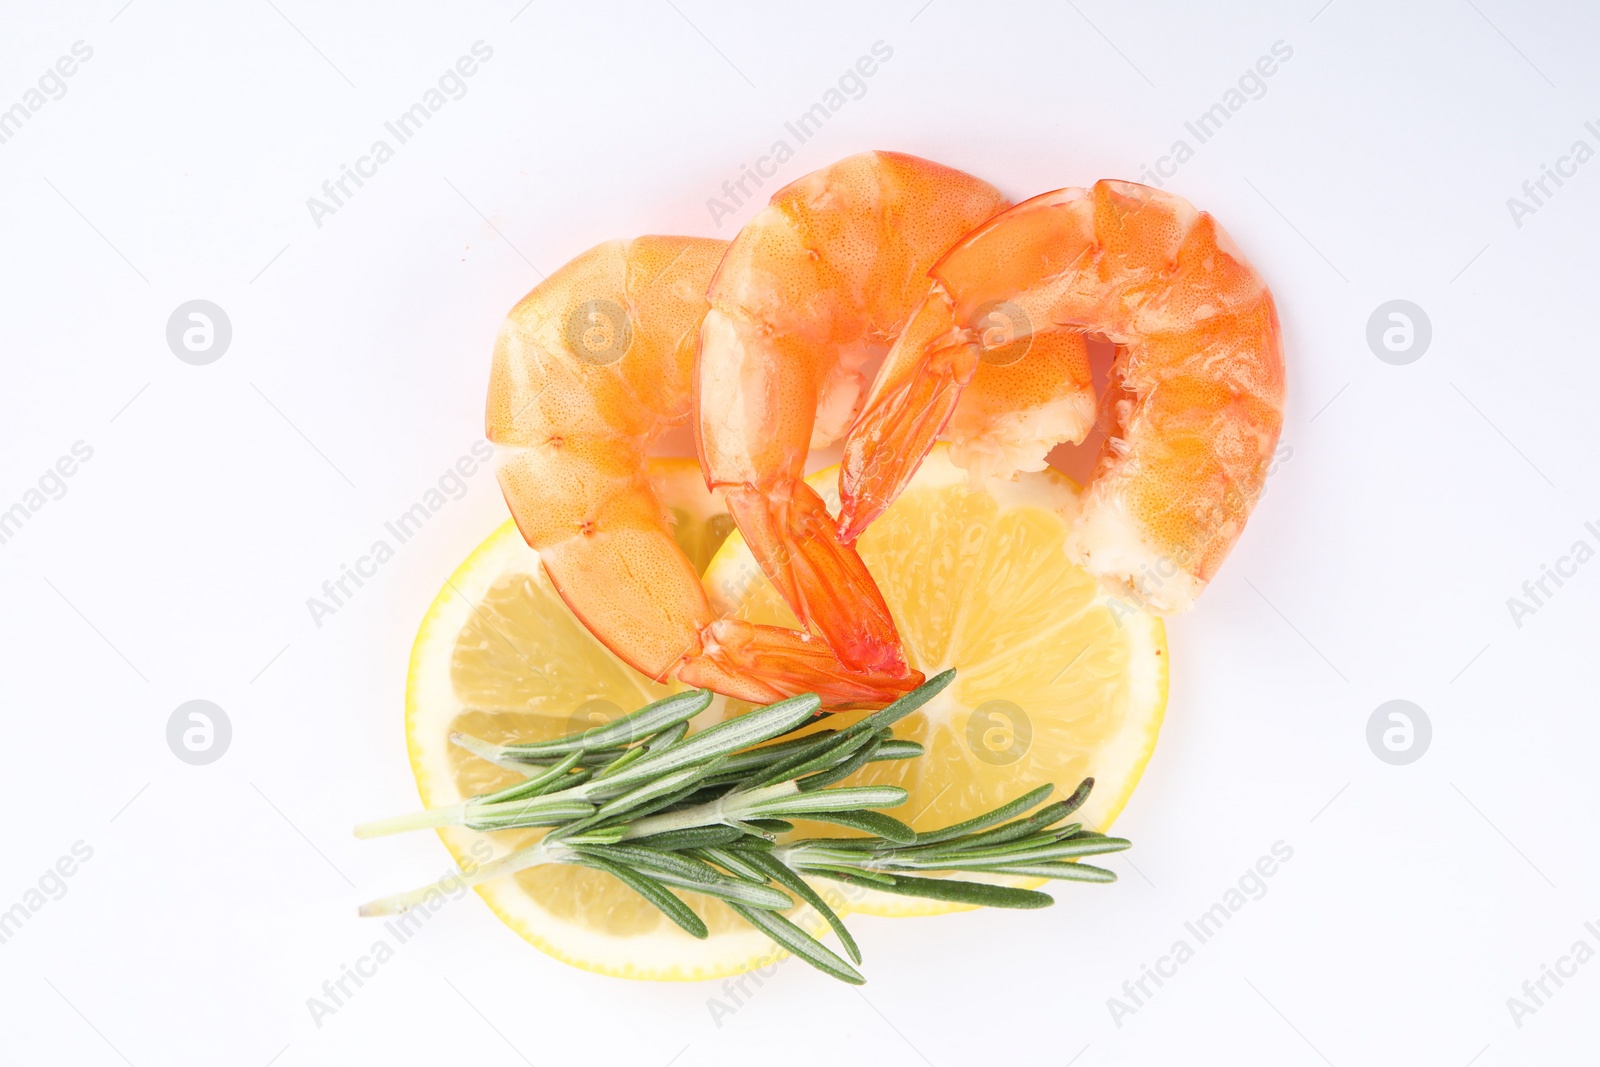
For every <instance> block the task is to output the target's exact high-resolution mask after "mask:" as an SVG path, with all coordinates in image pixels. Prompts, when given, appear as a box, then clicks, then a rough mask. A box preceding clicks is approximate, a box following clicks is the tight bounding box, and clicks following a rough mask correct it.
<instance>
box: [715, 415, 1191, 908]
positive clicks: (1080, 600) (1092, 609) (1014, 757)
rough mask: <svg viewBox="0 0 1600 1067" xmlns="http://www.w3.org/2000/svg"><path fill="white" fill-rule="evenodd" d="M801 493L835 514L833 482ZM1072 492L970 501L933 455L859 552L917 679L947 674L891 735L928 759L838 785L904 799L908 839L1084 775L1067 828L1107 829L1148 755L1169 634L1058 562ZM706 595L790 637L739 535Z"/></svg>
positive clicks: (1045, 485) (871, 769)
mask: <svg viewBox="0 0 1600 1067" xmlns="http://www.w3.org/2000/svg"><path fill="white" fill-rule="evenodd" d="M808 481H809V482H810V483H811V485H812V487H813V488H814V489H816V490H817V492H818V493H819V494H821V495H822V496H823V498H824V499H825V500H827V501H828V505H829V507H830V508H831V509H832V510H833V511H834V512H835V513H837V510H838V468H837V467H833V468H829V469H827V470H823V471H818V472H817V473H816V474H813V475H812V476H811V477H810V478H809V479H808ZM1078 494H1079V490H1078V487H1077V486H1076V485H1075V484H1074V483H1073V482H1072V481H1071V480H1070V479H1068V478H1067V477H1065V476H1064V475H1062V474H1059V473H1058V472H1056V471H1054V470H1046V471H1042V472H1040V473H1037V474H1023V475H1022V476H1021V477H1020V478H1019V479H1018V480H1017V481H1015V482H991V483H988V487H987V488H986V489H973V488H970V487H969V486H968V479H967V474H966V472H965V471H963V470H961V469H959V468H958V467H956V466H955V465H954V464H953V463H952V462H951V461H950V458H949V455H948V451H947V449H946V448H945V446H944V445H939V446H937V447H936V448H935V449H934V450H933V451H932V452H931V453H930V454H929V455H928V457H927V459H926V460H924V461H923V464H922V466H921V468H920V469H919V470H918V472H917V474H916V477H915V478H914V479H913V481H912V482H911V484H910V485H909V486H908V487H907V489H906V490H905V492H904V493H902V494H901V496H900V498H899V499H898V500H896V501H895V503H894V504H893V506H891V507H890V508H889V509H888V511H886V512H885V513H884V514H883V515H882V516H880V517H879V518H878V520H877V521H876V522H875V523H873V525H872V526H871V527H870V528H869V529H868V530H867V532H866V533H865V534H863V535H862V536H861V538H860V540H859V541H858V542H857V547H858V549H859V550H860V552H861V556H862V558H863V559H864V560H865V561H866V564H867V568H868V569H869V570H870V571H871V572H872V574H873V577H874V578H876V579H877V582H878V586H879V588H880V589H882V591H883V595H884V598H885V599H886V600H887V601H888V604H889V608H890V610H891V611H892V612H893V614H894V618H895V623H896V625H897V626H898V627H899V630H900V636H901V637H902V639H903V640H904V642H905V645H906V650H907V653H908V656H909V658H910V660H911V663H912V665H913V666H915V667H917V668H919V669H920V670H922V671H923V672H924V673H926V674H928V675H933V674H935V673H936V672H938V671H942V670H944V669H945V668H947V667H954V668H956V672H957V673H956V680H955V683H954V684H953V685H951V686H950V688H948V689H946V690H945V691H944V692H943V693H941V694H940V695H939V696H938V697H936V698H935V699H934V700H933V701H932V702H931V703H930V704H928V705H927V706H926V707H924V708H923V709H921V710H920V711H918V712H917V713H915V714H913V715H911V716H908V717H907V718H906V719H904V720H902V721H901V723H900V724H899V725H898V726H897V727H896V729H895V734H896V736H898V737H902V738H907V739H909V740H913V741H919V742H921V743H922V744H923V745H924V746H926V749H927V752H926V754H925V755H923V756H922V757H921V758H919V759H914V760H901V761H894V762H885V763H874V764H869V765H868V766H867V767H866V768H864V769H863V770H861V771H860V772H858V773H857V774H856V775H855V776H853V777H852V778H850V779H847V780H846V782H847V783H848V784H890V785H899V786H903V787H904V788H906V789H907V790H909V791H910V793H911V798H910V800H909V801H908V802H907V803H906V804H905V805H904V806H902V807H900V808H897V809H895V810H894V811H893V812H891V814H893V815H895V816H896V817H897V818H900V819H902V820H903V821H909V822H910V823H911V825H912V827H913V828H915V829H919V830H930V829H934V828H937V827H942V826H948V825H950V824H952V823H957V822H961V821H962V820H964V819H968V818H971V817H973V816H975V815H978V814H981V813H982V812H984V811H987V810H989V809H990V808H993V807H995V806H997V805H999V804H1001V803H1003V802H1005V801H1007V800H1011V799H1013V798H1015V797H1017V796H1019V795H1020V794H1022V793H1023V792H1025V791H1027V790H1029V789H1032V788H1034V787H1035V786H1038V785H1042V784H1045V783H1047V782H1048V783H1053V784H1055V785H1056V786H1057V787H1058V792H1057V794H1056V796H1057V797H1058V798H1059V797H1061V796H1064V795H1065V794H1067V793H1070V792H1071V791H1072V790H1073V788H1074V787H1075V786H1076V785H1077V784H1078V782H1079V781H1080V780H1082V779H1083V778H1084V777H1087V776H1093V777H1094V779H1095V787H1094V792H1093V793H1092V795H1091V796H1090V798H1089V801H1088V803H1087V804H1085V805H1084V807H1083V808H1082V809H1080V810H1079V812H1078V814H1077V815H1076V816H1074V818H1075V819H1080V820H1081V821H1082V822H1083V824H1084V825H1085V826H1086V827H1089V828H1091V829H1095V830H1100V831H1104V830H1106V829H1107V828H1108V827H1110V825H1111V823H1112V821H1113V820H1114V819H1115V818H1116V816H1117V814H1118V813H1119V812H1120V811H1121V810H1122V807H1123V805H1124V804H1126V803H1127V800H1128V797H1129V795H1130V794H1131V793H1132V792H1133V788H1134V786H1135V785H1136V784H1137V783H1138V781H1139V775H1140V774H1141V773H1142V772H1143V770H1144V766H1145V764H1146V762H1148V760H1149V759H1150V753H1151V751H1152V750H1153V749H1154V747H1155V743H1156V733H1157V731H1158V730H1159V729H1160V727H1161V718H1162V714H1163V712H1164V711H1165V709H1166V702H1167V644H1166V630H1165V628H1164V627H1163V626H1162V624H1161V620H1160V619H1159V618H1156V617H1155V616H1152V615H1149V614H1147V613H1145V612H1143V611H1140V610H1137V609H1135V608H1133V607H1132V606H1130V605H1127V604H1124V603H1121V602H1118V601H1114V600H1112V599H1111V598H1110V597H1109V595H1108V594H1107V593H1106V592H1105V591H1104V590H1103V589H1102V588H1101V586H1100V585H1099V583H1098V582H1097V581H1096V580H1095V579H1094V578H1093V577H1092V576H1090V575H1089V574H1088V573H1087V572H1086V571H1084V570H1082V569H1081V568H1079V567H1077V566H1076V565H1075V564H1073V563H1071V562H1070V561H1069V560H1068V559H1067V557H1066V553H1065V552H1064V551H1063V548H1062V546H1063V543H1064V541H1065V539H1066V535H1067V525H1068V522H1069V520H1070V517H1071V515H1072V514H1073V513H1074V511H1075V508H1076V506H1077V501H1078ZM706 586H707V589H708V591H709V592H710V594H711V599H712V604H713V606H714V607H716V608H717V610H718V611H719V612H725V613H732V614H736V615H738V616H740V617H742V618H745V619H748V620H750V621H752V622H763V623H775V624H779V625H784V626H794V625H796V623H795V618H794V616H793V615H792V614H791V613H790V612H789V609H788V607H787V606H786V605H785V604H784V603H783V601H782V600H781V599H780V598H779V596H778V594H777V592H776V590H775V589H774V588H773V587H772V585H771V584H770V583H768V582H767V580H766V579H765V577H763V576H762V575H761V573H760V570H759V568H758V567H757V566H756V563H755V560H754V559H753V558H752V557H751V555H750V551H749V549H748V548H747V547H746V546H745V544H744V540H743V538H742V537H740V535H739V534H738V533H737V532H735V533H734V534H733V535H732V536H731V537H729V538H728V541H727V543H726V544H724V545H723V547H722V549H721V551H720V552H718V553H717V556H716V558H715V559H713V560H712V562H711V566H710V568H709V569H708V571H707V573H706ZM862 714H865V713H862V712H856V713H847V716H848V717H841V722H840V723H839V724H842V723H843V722H848V721H851V720H853V719H855V718H859V717H860V716H861V715H862ZM831 725H832V724H831ZM842 784H844V783H842ZM819 832H821V833H824V834H837V833H838V832H839V831H838V830H836V829H820V830H819ZM1015 884H1024V885H1029V886H1035V885H1038V884H1040V883H1039V882H1037V881H1027V882H1018V883H1015ZM848 907H849V909H850V910H852V911H865V912H869V913H871V914H880V915H929V914H937V913H941V912H947V911H958V910H965V909H966V908H967V907H968V906H966V905H951V904H946V903H943V902H938V901H924V900H918V899H916V898H911V897H901V896H890V895H888V894H883V893H877V892H868V893H866V894H865V895H862V894H859V893H857V894H855V895H854V899H853V902H852V903H851V904H849V905H848Z"/></svg>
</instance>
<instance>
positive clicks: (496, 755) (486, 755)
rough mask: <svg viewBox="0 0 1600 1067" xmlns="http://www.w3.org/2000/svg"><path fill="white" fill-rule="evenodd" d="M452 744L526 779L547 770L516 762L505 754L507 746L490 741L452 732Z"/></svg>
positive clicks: (535, 765)
mask: <svg viewBox="0 0 1600 1067" xmlns="http://www.w3.org/2000/svg"><path fill="white" fill-rule="evenodd" d="M450 743H451V744H453V745H455V746H456V747H457V748H464V749H466V750H467V751H468V752H470V753H472V754H473V755H474V756H477V757H478V758H479V759H481V760H484V761H486V762H488V763H492V764H494V765H495V766H496V767H499V768H500V769H502V770H507V771H516V772H517V773H518V774H520V775H522V776H523V777H525V778H532V777H534V776H535V775H538V774H541V773H543V772H544V770H545V768H544V767H541V766H539V765H537V764H531V763H526V762H523V761H521V760H515V759H512V758H511V757H509V756H507V755H506V754H505V746H503V745H495V744H490V743H489V742H488V741H484V740H481V739H479V738H476V737H473V736H472V735H471V734H464V733H461V732H460V731H451V734H450Z"/></svg>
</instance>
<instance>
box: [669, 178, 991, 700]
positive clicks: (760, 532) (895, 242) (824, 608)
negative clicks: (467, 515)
mask: <svg viewBox="0 0 1600 1067" xmlns="http://www.w3.org/2000/svg"><path fill="white" fill-rule="evenodd" d="M1005 206H1006V200H1005V199H1004V198H1003V197H1002V196H1001V195H1000V193H999V192H998V191H996V190H995V189H994V188H993V187H992V186H990V185H989V184H988V183H986V182H983V181H980V180H978V179H977V178H974V177H972V176H971V175H969V174H964V173H962V172H961V171H958V170H952V169H951V168H949V167H944V166H940V165H939V164H937V163H931V162H929V161H928V160H925V159H919V158H917V157H916V156H909V155H902V154H900V153H895V152H867V153H864V154H862V155H857V156H851V157H850V158H848V159H845V160H841V161H840V162H838V163H835V164H833V165H832V166H829V167H825V168H823V169H822V170H819V171H816V172H814V173H811V174H808V175H806V176H805V177H803V178H800V179H798V180H797V181H795V182H793V183H791V184H790V185H788V186H786V187H784V188H783V189H781V190H779V191H778V192H777V193H776V194H774V195H773V197H772V200H771V202H770V204H769V205H768V206H767V207H766V208H765V209H763V210H762V211H761V212H760V213H758V214H757V215H756V216H755V217H754V218H753V219H752V220H751V221H750V222H749V223H748V224H747V225H746V226H745V227H744V229H742V230H741V231H740V232H739V234H738V235H737V236H736V237H735V238H734V240H733V243H732V244H731V245H730V246H729V248H728V252H727V254H726V255H725V256H724V257H723V260H722V264H721V266H720V267H718V269H717V272H716V277H715V278H714V279H713V280H712V283H711V288H710V291H709V293H708V296H709V299H710V302H711V310H710V312H709V313H708V314H707V315H706V317H705V320H704V322H703V324H702V325H701V329H700V349H699V358H698V363H697V365H696V374H697V379H698V381H697V386H696V389H697V391H696V394H695V397H696V417H695V430H696V440H697V443H698V447H699V452H700V463H701V466H702V468H703V469H704V470H705V474H706V481H707V484H708V485H709V486H711V487H712V488H713V489H715V488H722V489H724V490H725V491H726V498H727V501H728V507H729V511H730V512H731V513H732V515H733V518H734V521H735V522H736V523H737V524H738V527H739V529H740V531H741V532H742V533H743V534H744V537H745V540H746V542H747V543H748V544H749V546H750V549H751V551H752V553H753V554H754V555H755V557H756V560H757V561H758V562H759V563H760V565H761V569H762V572H763V573H765V574H766V576H767V578H768V579H770V580H771V582H772V583H773V585H774V586H775V587H776V588H777V590H778V591H779V592H780V593H781V594H782V595H783V597H784V599H785V600H786V601H787V602H788V604H789V606H790V608H792V609H793V610H794V613H795V615H796V617H797V618H799V619H800V620H801V621H802V622H803V623H804V624H805V625H807V626H809V627H812V628H814V629H815V630H816V631H817V632H819V633H820V634H821V635H822V636H823V637H824V638H825V639H826V640H827V642H828V644H829V646H830V647H831V648H833V650H834V651H835V652H836V654H837V655H838V656H839V658H840V659H842V660H843V661H845V662H846V663H847V664H849V665H851V666H854V667H859V668H861V669H863V670H869V671H876V672H881V673H883V674H885V675H888V676H892V677H899V676H904V675H906V674H907V673H908V671H909V668H908V666H907V664H906V659H905V654H904V652H903V650H902V647H901V644H900V638H899V635H898V633H897V632H896V630H895V625H894V620H893V618H891V616H890V614H889V610H888V607H887V606H886V605H885V604H884V601H883V597H882V595H881V594H880V593H879V592H878V589H877V586H876V584H875V583H874V582H873V580H872V577H871V575H870V574H868V573H867V569H866V567H865V565H864V564H863V563H862V562H861V558H860V557H859V556H858V555H857V554H856V552H855V549H854V548H853V547H852V546H850V545H848V544H845V543H844V542H842V541H841V540H840V538H839V535H838V528H837V526H836V524H835V522H834V519H833V518H832V517H831V516H830V515H829V514H828V512H827V509H826V507H825V505H824V504H823V502H822V499H821V497H819V496H818V495H817V493H816V492H815V491H813V490H812V489H811V488H810V487H809V486H807V485H806V483H805V481H804V475H805V460H806V454H807V452H808V451H809V450H810V449H811V448H813V447H822V446H825V445H827V444H830V443H832V442H834V441H836V440H837V439H839V438H840V437H842V436H843V435H844V433H845V431H846V429H847V428H848V427H849V425H850V422H851V420H852V418H853V417H854V416H855V414H856V412H857V410H858V408H859V406H860V403H861V400H862V397H863V394H864V392H865V386H866V381H865V375H864V374H863V372H862V366H863V364H864V363H866V362H867V361H868V360H869V359H872V358H874V357H877V356H880V355H882V354H883V353H884V351H885V350H886V349H887V348H888V347H889V345H890V344H891V342H893V340H894V338H895V336H896V335H897V334H899V332H900V331H901V329H902V328H903V327H904V325H905V323H906V321H907V319H908V318H909V316H910V313H911V311H912V310H913V308H915V307H916V305H917V302H918V301H919V300H921V299H922V298H923V297H924V296H925V295H926V293H927V284H928V283H927V272H928V268H929V267H931V266H932V265H933V263H934V261H935V260H937V259H938V258H939V257H940V256H941V255H942V254H943V253H944V252H945V250H946V249H947V248H949V247H950V245H951V244H953V243H954V242H955V241H956V240H958V239H959V238H960V237H962V236H963V235H964V234H966V233H968V232H969V231H971V230H972V229H973V228H974V227H976V226H977V225H978V224H979V223H981V222H983V221H985V220H986V219H988V218H990V217H991V216H992V215H994V214H995V213H996V212H997V211H999V210H1001V209H1002V208H1004V207H1005ZM929 443H930V444H931V443H932V442H931V440H930V442H929ZM911 673H914V672H911Z"/></svg>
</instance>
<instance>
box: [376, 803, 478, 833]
mask: <svg viewBox="0 0 1600 1067" xmlns="http://www.w3.org/2000/svg"><path fill="white" fill-rule="evenodd" d="M466 810H467V805H466V804H465V803H461V804H449V805H446V806H445V807H442V808H428V809H427V810H425V811H413V812H409V813H407V814H405V815H391V816H390V817H389V818H387V819H374V820H372V821H371V822H364V823H361V824H360V825H359V826H357V827H356V836H357V837H359V838H362V839H363V840H364V839H366V838H369V837H387V836H388V835H389V834H403V833H407V832H408V831H411V830H428V829H434V828H437V827H440V826H460V825H461V824H462V822H463V821H464V818H465V815H466Z"/></svg>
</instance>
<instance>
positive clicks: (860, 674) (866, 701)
mask: <svg viewBox="0 0 1600 1067" xmlns="http://www.w3.org/2000/svg"><path fill="white" fill-rule="evenodd" d="M700 639H701V642H702V646H703V647H702V649H701V651H700V653H699V654H698V655H695V656H691V657H688V658H686V659H685V662H684V664H683V666H682V667H681V668H680V669H679V671H678V678H679V680H680V681H683V682H685V683H687V684H689V685H693V686H698V687H701V688H704V689H712V690H715V691H717V692H720V693H726V694H728V695H730V696H734V697H738V698H740V699H742V700H749V701H752V702H754V703H760V704H767V703H771V702H773V701H775V700H782V699H783V698H785V697H791V696H795V695H796V694H799V693H816V694H817V695H818V696H820V697H821V698H822V703H823V704H824V705H825V706H826V707H828V708H830V709H833V710H838V709H839V708H842V707H853V706H865V707H881V706H883V705H884V704H886V703H888V702H889V701H890V700H892V699H894V698H895V697H897V696H899V695H900V694H902V693H908V692H910V691H911V690H913V689H915V688H916V687H917V686H919V685H921V684H922V681H923V676H922V672H921V671H916V670H904V671H902V672H901V673H899V674H891V673H888V672H884V671H872V670H867V671H863V670H861V669H860V668H855V667H849V666H846V665H845V664H844V663H842V662H840V660H839V658H838V657H837V656H835V655H834V654H833V652H832V651H831V650H830V649H829V647H828V645H827V644H826V643H825V642H824V641H822V640H821V639H820V638H816V637H813V636H811V635H810V634H803V633H800V632H799V631H796V630H790V629H787V628H785V627H782V626H763V625H759V624H756V623H749V622H745V621H743V620H742V619H719V620H717V621H715V622H713V623H711V624H710V625H709V626H707V627H706V628H705V629H703V630H702V631H701V632H700Z"/></svg>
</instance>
